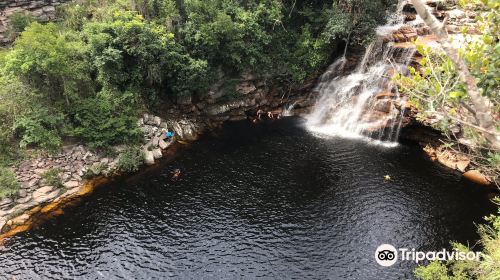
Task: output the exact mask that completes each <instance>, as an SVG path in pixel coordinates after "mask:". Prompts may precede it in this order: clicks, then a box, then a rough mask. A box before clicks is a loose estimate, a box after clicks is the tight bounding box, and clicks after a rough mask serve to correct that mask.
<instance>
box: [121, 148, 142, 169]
mask: <svg viewBox="0 0 500 280" xmlns="http://www.w3.org/2000/svg"><path fill="white" fill-rule="evenodd" d="M143 163H144V152H143V151H142V148H141V147H138V146H129V147H128V148H127V149H125V150H124V151H123V152H122V153H121V154H120V157H119V158H118V169H119V170H120V171H122V172H135V171H137V170H139V167H140V166H141V165H142V164H143Z"/></svg>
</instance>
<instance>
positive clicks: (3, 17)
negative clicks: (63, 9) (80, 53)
mask: <svg viewBox="0 0 500 280" xmlns="http://www.w3.org/2000/svg"><path fill="white" fill-rule="evenodd" d="M69 1H70V0H2V1H0V45H5V44H8V43H10V42H11V41H12V39H13V36H11V35H12V34H10V33H12V32H11V28H10V27H11V25H10V17H11V16H12V15H13V14H14V13H26V14H27V15H30V16H32V17H34V18H36V20H38V21H40V22H46V21H50V20H54V19H55V18H56V7H57V6H60V5H61V4H63V3H65V2H69Z"/></svg>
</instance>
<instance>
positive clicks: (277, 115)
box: [252, 109, 281, 123]
mask: <svg viewBox="0 0 500 280" xmlns="http://www.w3.org/2000/svg"><path fill="white" fill-rule="evenodd" d="M255 115H256V116H257V117H256V118H254V119H253V120H252V122H254V123H256V122H258V121H260V120H262V118H263V116H267V118H268V119H271V120H272V119H277V120H279V119H281V112H272V111H267V112H265V111H264V110H262V109H259V110H258V111H257V113H256V114H255Z"/></svg>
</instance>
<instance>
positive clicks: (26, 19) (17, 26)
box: [9, 11, 35, 33]
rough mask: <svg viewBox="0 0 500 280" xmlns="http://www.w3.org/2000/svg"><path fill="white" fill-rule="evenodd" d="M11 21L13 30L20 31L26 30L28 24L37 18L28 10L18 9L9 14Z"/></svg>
mask: <svg viewBox="0 0 500 280" xmlns="http://www.w3.org/2000/svg"><path fill="white" fill-rule="evenodd" d="M9 21H10V27H11V28H12V31H14V32H16V33H18V32H22V31H24V29H25V28H26V27H27V26H28V25H30V24H31V23H32V22H34V21H35V18H34V17H33V16H32V15H31V14H29V13H27V12H21V11H17V12H14V13H12V14H11V15H10V16H9Z"/></svg>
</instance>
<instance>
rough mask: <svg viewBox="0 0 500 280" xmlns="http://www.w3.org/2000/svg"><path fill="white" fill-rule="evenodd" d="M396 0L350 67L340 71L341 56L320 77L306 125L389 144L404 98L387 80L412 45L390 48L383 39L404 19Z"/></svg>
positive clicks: (403, 66)
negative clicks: (394, 8) (391, 12)
mask: <svg viewBox="0 0 500 280" xmlns="http://www.w3.org/2000/svg"><path fill="white" fill-rule="evenodd" d="M405 3H406V1H400V3H399V5H398V11H397V12H396V13H395V16H393V17H392V18H390V20H389V21H388V23H387V24H386V25H384V26H380V27H378V28H377V39H376V40H375V41H374V42H373V43H372V44H370V45H369V46H368V48H367V49H366V52H365V54H364V56H363V59H362V60H361V62H360V63H359V64H358V65H357V67H356V69H355V70H354V72H352V73H351V74H348V75H342V70H343V68H344V66H345V63H346V58H345V56H343V57H341V58H339V59H338V60H336V61H335V62H334V63H333V64H332V65H330V67H329V68H328V69H327V71H326V72H325V73H324V74H323V75H322V76H321V77H320V79H319V81H318V84H317V86H316V88H315V89H314V90H315V91H316V92H318V94H319V99H318V100H317V102H316V104H315V106H314V109H313V111H312V113H311V114H310V115H309V116H308V117H307V127H308V128H309V129H310V130H311V131H313V132H316V133H319V134H322V135H334V136H340V137H349V138H365V139H370V141H371V142H375V143H380V144H384V145H388V146H391V145H395V144H396V141H397V139H398V135H399V129H400V127H401V121H402V119H403V109H401V110H400V109H398V108H404V106H403V104H404V102H405V100H404V99H403V98H402V97H401V96H400V95H399V93H398V92H397V89H396V88H395V87H394V86H393V85H392V84H391V82H390V78H391V76H392V74H391V73H394V71H404V70H405V69H406V66H407V65H408V64H409V63H410V62H411V59H412V58H413V55H414V52H415V50H414V49H413V48H407V49H401V48H394V47H393V43H392V42H386V40H384V38H386V37H387V35H389V34H391V33H392V32H394V31H395V30H397V29H399V28H400V27H401V26H402V25H403V22H404V18H403V16H402V9H403V6H404V4H405Z"/></svg>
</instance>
